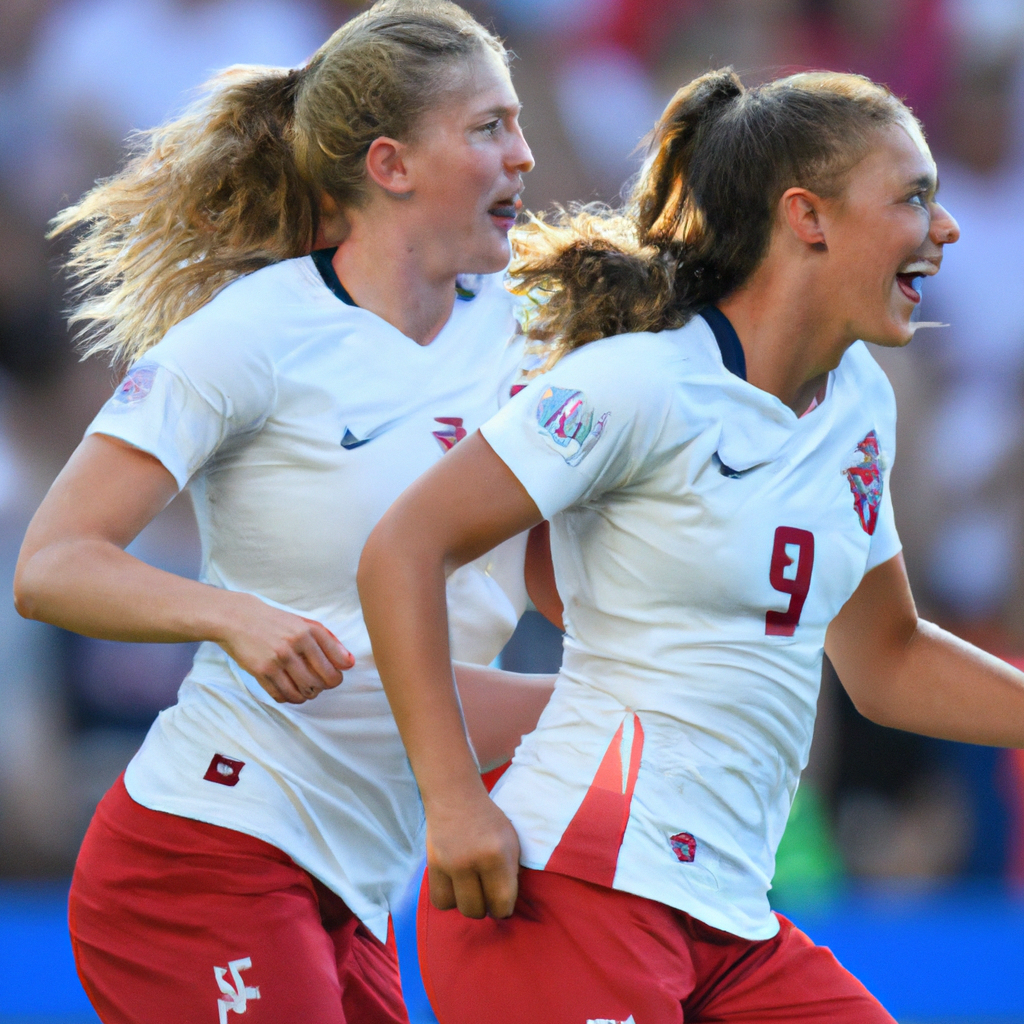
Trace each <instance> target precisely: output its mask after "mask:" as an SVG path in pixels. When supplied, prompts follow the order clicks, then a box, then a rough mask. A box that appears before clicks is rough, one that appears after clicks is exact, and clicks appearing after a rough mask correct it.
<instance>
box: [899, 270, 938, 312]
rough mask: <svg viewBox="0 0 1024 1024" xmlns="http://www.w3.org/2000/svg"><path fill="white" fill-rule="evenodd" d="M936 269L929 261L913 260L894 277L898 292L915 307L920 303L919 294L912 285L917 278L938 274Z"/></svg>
mask: <svg viewBox="0 0 1024 1024" xmlns="http://www.w3.org/2000/svg"><path fill="white" fill-rule="evenodd" d="M938 269H939V268H938V267H937V266H936V265H935V264H934V263H932V262H931V261H930V260H914V261H913V263H910V264H908V265H907V266H906V267H904V268H903V269H902V270H901V271H900V272H899V273H898V274H897V275H896V283H897V284H898V285H899V288H900V291H901V292H903V294H904V295H905V296H906V297H907V298H908V299H910V301H911V302H913V303H914V304H915V305H916V304H917V303H918V302H920V301H921V293H920V292H919V291H918V290H917V288H915V287H914V283H915V282H916V281H917V280H918V278H922V277H931V276H932V275H933V274H936V273H938Z"/></svg>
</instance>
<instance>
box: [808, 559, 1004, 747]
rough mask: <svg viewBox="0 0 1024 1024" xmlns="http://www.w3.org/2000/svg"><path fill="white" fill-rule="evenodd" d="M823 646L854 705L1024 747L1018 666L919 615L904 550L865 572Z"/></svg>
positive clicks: (912, 725) (972, 738)
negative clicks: (909, 580) (994, 655)
mask: <svg viewBox="0 0 1024 1024" xmlns="http://www.w3.org/2000/svg"><path fill="white" fill-rule="evenodd" d="M825 651H826V653H827V654H828V656H829V658H830V660H831V661H832V664H833V665H834V666H835V669H836V672H837V674H838V675H839V678H840V679H841V680H842V682H843V685H844V686H845V687H846V690H847V692H848V693H849V695H850V698H851V699H852V700H853V703H854V704H855V705H856V707H857V709H858V710H859V711H860V712H861V713H862V714H863V715H865V716H866V717H867V718H870V719H871V720H872V721H874V722H878V723H879V724H880V725H887V726H890V727H892V728H895V729H905V730H907V731H908V732H918V733H923V734H924V735H926V736H937V737H940V738H942V739H949V740H959V741H960V742H963V743H982V744H987V745H989V746H1004V747H1024V673H1021V672H1018V671H1017V670H1016V669H1014V668H1011V667H1010V666H1009V665H1007V664H1006V663H1005V662H1002V661H1000V660H999V659H998V658H994V657H992V655H990V654H986V653H985V652H984V651H981V650H979V649H978V648H977V647H974V646H972V645H971V644H969V643H966V642H965V641H963V640H960V639H958V638H957V637H955V636H953V635H952V634H951V633H947V632H946V631H945V630H943V629H939V627H938V626H935V625H932V623H930V622H925V621H924V620H922V619H919V618H918V617H917V609H916V607H915V606H914V599H913V597H912V596H911V593H910V584H909V582H908V581H907V574H906V569H905V567H904V564H903V556H902V555H897V556H896V557H895V558H891V559H890V560H889V561H888V562H885V563H883V564H882V565H879V566H876V567H875V568H874V569H872V570H871V572H869V573H868V574H867V575H866V576H865V577H864V579H863V580H862V581H861V584H860V586H859V587H858V588H857V590H856V591H855V592H854V594H853V596H852V597H851V598H850V600H849V601H847V602H846V604H845V605H844V606H843V608H842V610H841V611H840V613H839V614H838V615H837V616H836V617H835V619H834V620H833V621H832V624H831V625H830V626H829V628H828V633H827V634H826V637H825Z"/></svg>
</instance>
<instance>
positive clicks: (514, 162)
mask: <svg viewBox="0 0 1024 1024" xmlns="http://www.w3.org/2000/svg"><path fill="white" fill-rule="evenodd" d="M509 139H510V140H511V145H510V147H509V151H508V154H507V156H506V164H507V165H508V168H509V170H511V171H515V172H516V173H518V174H527V173H528V172H529V171H532V170H533V167H534V159H533V152H532V151H531V150H530V147H529V146H528V145H527V142H526V137H525V136H524V135H523V129H522V128H520V127H519V122H518V121H517V122H516V126H515V131H513V132H511V133H510V134H509Z"/></svg>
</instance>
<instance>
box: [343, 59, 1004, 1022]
mask: <svg viewBox="0 0 1024 1024" xmlns="http://www.w3.org/2000/svg"><path fill="white" fill-rule="evenodd" d="M936 188H937V180H936V170H935V164H934V162H933V160H932V157H931V155H930V153H929V151H928V148H927V146H926V144H925V141H924V138H923V136H922V133H921V130H920V127H919V125H918V123H917V122H916V120H915V119H914V117H913V116H912V114H911V113H910V112H909V111H908V110H907V108H906V107H904V106H903V104H901V103H900V102H899V101H898V100H897V99H895V98H894V97H893V96H892V95H891V94H890V93H889V92H888V91H887V90H886V89H884V88H882V87H880V86H877V85H874V84H872V83H871V82H869V81H867V80H866V79H863V78H859V77H855V76H849V75H833V74H804V75H797V76H795V77H792V78H786V79H782V80H779V81H776V82H772V83H770V84H768V85H766V86H763V87H761V88H757V89H751V90H745V89H744V88H743V87H742V85H741V83H740V82H739V80H738V79H737V78H736V77H735V75H733V74H732V73H731V72H729V71H722V72H714V73H711V74H709V75H706V76H704V77H702V78H699V79H697V80H696V81H694V82H692V83H691V84H690V85H688V86H686V87H684V88H683V89H681V90H680V92H679V93H677V95H676V96H675V98H674V99H673V100H672V102H671V103H670V105H669V106H668V108H667V109H666V111H665V113H664V115H663V117H662V119H661V120H660V122H659V123H658V125H657V126H656V128H655V132H654V136H653V154H652V159H651V161H650V163H649V166H648V168H647V170H646V171H645V174H644V175H643V177H642V179H641V181H640V182H639V185H638V186H637V189H636V192H635V194H634V196H633V201H632V204H631V207H630V208H629V209H628V211H627V213H628V216H626V217H622V218H615V217H608V218H602V217H601V216H599V215H597V214H594V213H593V212H592V211H591V212H587V211H583V212H582V213H578V214H577V215H576V216H575V217H568V218H567V219H566V220H563V221H562V223H561V224H560V225H545V224H544V223H534V224H533V226H532V228H531V229H529V230H528V231H527V233H526V235H525V239H524V241H523V247H522V251H520V253H519V261H518V269H517V268H516V265H514V267H513V270H514V273H516V274H517V275H518V277H519V278H520V282H521V285H522V287H523V288H524V289H531V290H534V291H536V292H537V293H539V294H544V293H546V294H547V295H549V297H550V298H549V302H548V303H547V305H546V307H542V308H541V309H540V310H539V311H538V312H537V314H536V316H537V319H536V320H535V321H534V325H533V331H534V333H535V334H536V335H538V336H539V337H546V338H553V339H556V340H557V343H558V344H559V345H560V346H561V350H562V352H563V353H567V354H564V357H563V358H561V359H559V360H558V361H557V362H556V363H555V364H554V366H553V367H552V368H551V369H549V370H548V371H547V372H545V373H543V374H542V375H541V376H539V377H538V378H536V379H535V380H534V381H532V382H531V383H530V385H529V386H528V387H527V388H526V389H525V390H524V391H522V392H521V393H520V394H519V395H517V397H516V398H514V399H513V400H512V401H511V402H510V403H509V404H508V405H507V406H506V407H505V408H504V409H503V410H502V411H501V412H499V413H498V414H497V415H496V416H495V417H494V419H492V420H490V421H489V422H488V423H487V424H485V425H484V426H483V427H482V428H481V430H480V432H479V433H477V434H475V435H474V436H473V437H471V438H469V439H468V440H467V441H466V442H465V443H464V444H463V445H462V446H461V447H460V449H459V450H458V451H457V452H456V453H455V455H454V456H453V457H452V458H451V459H447V460H445V461H443V462H442V463H440V464H439V465H438V466H435V467H434V468H433V469H432V470H431V471H429V472H428V473H427V474H426V475H425V476H424V477H423V478H421V479H420V480H419V481H418V482H417V483H416V484H414V485H413V486H412V487H411V488H410V490H409V491H407V492H406V494H405V495H404V496H402V497H401V498H399V499H398V501H397V502H396V503H395V505H394V506H393V507H392V509H391V510H390V511H389V512H388V514H387V515H386V516H385V517H384V518H383V519H382V521H381V523H380V524H379V525H378V526H377V528H376V529H375V531H374V533H373V534H372V535H371V537H370V539H369V541H368V542H367V545H366V548H365V550H364V554H363V559H362V564H361V566H360V569H359V586H360V593H361V594H362V598H363V609H364V614H365V617H366V622H367V625H368V627H369V630H370V635H371V638H372V640H373V649H374V654H375V656H376V658H377V665H378V668H379V669H380V671H381V675H382V678H383V681H384V685H385V689H386V691H387V693H388V697H389V699H390V701H391V705H392V708H393V709H394V711H395V716H396V719H397V721H398V725H399V728H400V730H401V732H402V735H403V738H404V740H405V744H406V748H407V749H408V751H409V757H410V759H411V761H412V765H413V769H414V771H415V773H416V777H417V779H418V781H419V785H420V790H421V792H422V794H423V799H424V804H425V807H426V813H427V837H428V858H429V870H430V876H429V890H430V896H431V898H432V900H433V903H434V904H435V906H436V907H440V908H451V907H455V906H457V907H458V909H459V910H460V911H461V912H462V914H459V913H457V912H455V911H454V910H449V911H448V912H441V911H438V910H434V909H431V908H430V907H429V906H425V907H424V908H423V917H422V918H421V930H420V937H421V942H422V944H423V945H422V948H421V958H422V960H423V963H424V967H425V977H426V979H427V982H428V991H432V993H433V998H434V1000H435V1005H436V1007H437V1009H438V1013H439V1016H440V1019H441V1020H443V1021H444V1022H445V1024H470V1022H472V1024H488V1022H498V1021H508V1020H515V1021H522V1022H525V1024H548V1022H553V1021H558V1022H577V1024H584V1022H589V1024H615V1022H629V1024H633V1022H634V1021H635V1024H678V1022H680V1021H683V1020H686V1021H712V1020H714V1021H724V1020H728V1021H734V1022H750V1024H754V1022H764V1021H769V1020H778V1021H783V1020H785V1021H805V1022H811V1021H815V1022H821V1024H825V1022H829V1024H837V1022H840V1024H843V1022H848V1024H854V1022H856V1024H869V1022H880V1021H890V1022H891V1018H890V1017H889V1015H888V1014H887V1013H886V1012H885V1011H884V1009H883V1008H882V1007H881V1006H880V1005H879V1004H878V1002H877V1001H876V1000H874V999H873V998H872V997H871V996H870V995H869V994H868V993H867V992H866V990H865V989H864V988H863V987H862V986H861V985H860V983H859V982H857V981H856V980H855V979H854V978H853V977H852V976H850V975H849V974H848V973H846V972H845V971H844V970H843V969H842V968H841V967H840V966H839V964H838V963H837V962H836V960H835V959H834V958H833V957H832V955H831V953H830V952H829V951H828V950H827V949H823V948H819V947H816V946H814V945H813V943H811V941H810V940H809V939H808V938H807V937H806V936H804V935H802V934H801V933H800V932H799V931H797V930H796V929H795V928H794V927H793V926H792V925H791V924H790V923H789V922H788V921H786V920H784V919H783V918H780V917H778V916H777V915H775V914H773V913H772V912H771V910H770V908H769V904H768V900H767V890H768V888H769V883H770V880H771V877H772V873H773V862H774V854H775V849H776V846H777V844H778V842H779V839H780V837H781V836H782V832H783V829H784V827H785V824H786V818H787V814H788V810H789V807H790V803H791V800H792V797H793V793H794V791H795V789H796V786H797V781H798V779H799V775H800V770H801V768H802V767H803V765H804V764H805V762H806V757H807V751H808V747H809V745H810V741H811V733H812V728H813V724H814V714H815V701H816V697H817V690H818V682H819V677H820V671H821V662H822V654H823V651H825V652H827V653H828V655H829V657H830V658H831V660H832V662H833V664H834V665H835V667H836V669H837V671H838V673H839V676H840V678H841V679H842V680H843V682H844V684H845V685H846V688H847V690H848V691H849V693H850V695H851V697H852V698H853V700H854V702H855V703H856V705H857V706H858V708H859V709H860V710H861V711H862V712H863V713H865V714H866V715H868V716H869V717H870V718H872V719H874V720H875V721H878V722H882V723H884V724H886V725H890V726H895V727H898V728H901V729H908V730H915V731H918V732H922V733H926V734H929V735H932V736H942V737H947V738H950V739H956V740H961V741H969V742H975V743H987V744H1003V745H1012V746H1022V745H1024V676H1022V675H1021V673H1019V672H1017V671H1016V670H1014V669H1011V668H1009V667H1008V666H1006V665H1004V664H1002V663H1001V662H999V661H997V660H996V659H994V658H991V657H989V656H988V655H986V654H984V653H983V652H981V651H979V650H977V649H975V648H973V647H971V646H969V645H968V644H965V643H963V642H961V641H959V640H958V639H956V638H955V637H953V636H951V635H949V634H948V633H944V632H943V631H942V630H940V629H937V628H936V627H935V626H932V625H930V624H929V623H926V622H923V621H921V620H919V619H918V617H917V614H916V611H915V608H914V603H913V600H912V598H911V594H910V590H909V588H908V585H907V579H906V576H905V573H904V568H903V562H902V558H901V556H900V543H899V539H898V536H897V533H896V529H895V526H894V523H893V514H892V506H891V503H890V498H889V488H888V481H889V474H890V469H891V465H892V457H893V442H894V439H895V415H896V411H895V408H894V402H893V395H892V391H891V389H890V387H889V385H888V383H887V381H886V378H885V377H884V375H883V374H882V372H881V370H880V369H879V368H878V366H877V365H876V364H875V362H874V361H873V359H872V358H871V356H870V355H869V354H868V351H867V349H866V347H865V345H864V344H863V341H864V340H866V341H870V342H873V343H875V344H879V345H885V346H901V345H904V344H906V343H907V342H908V341H909V340H910V338H911V336H912V335H913V333H914V324H913V323H912V314H913V313H914V310H915V308H916V307H917V304H918V302H919V298H920V296H919V294H918V292H917V290H916V288H915V287H914V283H915V280H916V279H917V278H919V277H922V276H929V275H932V274H934V273H936V272H937V271H938V269H939V265H940V262H941V259H942V252H943V246H944V245H947V244H949V243H952V242H955V241H956V240H957V237H958V234H959V229H958V227H957V224H956V222H955V221H954V220H953V218H952V217H951V216H950V215H949V214H948V213H947V212H946V211H945V210H944V209H943V208H942V207H941V206H940V205H939V204H938V203H937V202H936V199H935V193H936ZM608 335H620V336H617V337H608ZM596 339H600V340H596ZM543 518H546V519H549V520H550V522H551V538H552V553H553V557H554V567H555V574H556V577H557V582H558V589H559V592H560V594H561V598H562V600H563V602H564V606H565V625H566V630H567V632H566V639H565V650H564V662H563V668H562V671H561V674H560V675H559V677H558V681H557V683H556V686H555V692H554V695H553V697H552V700H551V702H550V704H549V705H548V706H547V708H546V709H545V710H544V712H543V713H542V715H541V719H540V722H539V725H538V727H537V729H536V730H535V731H534V732H533V733H531V734H530V735H529V736H527V737H526V738H525V739H524V741H523V742H522V744H521V745H520V747H519V748H518V750H517V752H516V755H515V758H514V760H513V762H512V766H511V768H510V769H509V770H508V771H507V772H506V773H505V775H504V776H503V777H502V778H501V779H500V781H499V782H498V784H497V786H496V787H495V789H494V791H493V794H492V795H493V802H491V800H489V799H488V797H487V795H486V794H485V792H484V789H483V787H482V786H481V784H480V781H479V779H478V776H477V773H476V770H475V765H474V764H473V760H472V757H471V755H470V752H469V747H468V745H467V743H466V739H465V734H464V731H463V726H462V723H461V721H460V719H459V715H458V706H457V703H456V701H455V696H454V690H453V687H452V673H451V666H450V664H449V660H448V648H447V643H446V629H445V608H444V586H443V582H444V574H445V571H446V570H450V569H452V568H453V567H455V566H458V565H460V564H463V563H464V562H466V561H468V560H470V559H472V558H476V557H478V556H479V555H480V554H481V552H483V551H486V550H488V549H489V548H490V547H491V546H492V545H494V544H495V543H497V542H499V541H502V540H504V539H505V538H506V537H510V536H513V535H515V534H517V533H518V532H520V531H521V530H524V529H527V528H529V527H531V526H533V525H534V524H535V523H537V522H539V521H540V520H541V519H543ZM399 624H400V626H399ZM877 841H878V842H880V843H883V842H885V841H886V837H885V836H884V835H880V836H878V837H877ZM519 864H521V865H522V867H523V869H524V870H522V871H521V872H518V903H517V902H516V898H517V871H518V867H519ZM513 907H515V912H514V913H513ZM485 914H490V915H491V916H490V918H489V919H485V920H479V919H480V918H483V917H484V915H485ZM463 915H466V916H463ZM509 915H511V916H509Z"/></svg>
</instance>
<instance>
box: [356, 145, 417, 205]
mask: <svg viewBox="0 0 1024 1024" xmlns="http://www.w3.org/2000/svg"><path fill="white" fill-rule="evenodd" d="M405 151H406V146H405V144H404V143H402V142H396V141H395V140H394V139H389V138H388V137H387V136H385V135H382V136H381V137H380V138H377V139H374V140H373V142H371V143H370V148H369V149H368V150H367V152H366V173H367V174H368V175H369V178H370V180H371V181H372V182H374V183H375V184H377V185H379V186H380V187H381V188H382V189H384V191H385V192H390V193H391V194H392V195H393V196H398V197H400V196H405V195H408V194H409V193H410V192H411V191H412V183H411V181H410V178H409V170H408V168H407V167H406V163H405Z"/></svg>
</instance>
